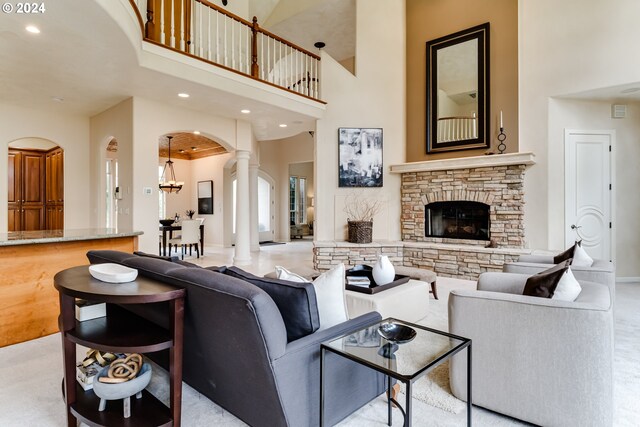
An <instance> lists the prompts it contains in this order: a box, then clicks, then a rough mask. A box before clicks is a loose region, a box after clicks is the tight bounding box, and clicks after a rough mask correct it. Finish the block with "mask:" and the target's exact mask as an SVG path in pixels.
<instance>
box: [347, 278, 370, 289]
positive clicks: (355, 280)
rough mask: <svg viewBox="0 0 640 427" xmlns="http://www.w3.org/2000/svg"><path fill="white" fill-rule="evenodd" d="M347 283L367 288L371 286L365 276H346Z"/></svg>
mask: <svg viewBox="0 0 640 427" xmlns="http://www.w3.org/2000/svg"><path fill="white" fill-rule="evenodd" d="M347 285H351V286H361V287H363V288H368V287H369V286H371V280H369V278H368V277H365V276H347Z"/></svg>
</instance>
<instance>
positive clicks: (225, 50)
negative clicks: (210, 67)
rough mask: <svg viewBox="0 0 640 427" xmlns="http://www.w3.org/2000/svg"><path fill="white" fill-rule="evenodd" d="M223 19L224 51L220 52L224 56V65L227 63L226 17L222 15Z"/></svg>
mask: <svg viewBox="0 0 640 427" xmlns="http://www.w3.org/2000/svg"><path fill="white" fill-rule="evenodd" d="M222 19H223V20H224V52H223V53H222V54H223V56H224V65H227V57H228V56H229V55H228V54H227V18H226V17H225V16H223V17H222Z"/></svg>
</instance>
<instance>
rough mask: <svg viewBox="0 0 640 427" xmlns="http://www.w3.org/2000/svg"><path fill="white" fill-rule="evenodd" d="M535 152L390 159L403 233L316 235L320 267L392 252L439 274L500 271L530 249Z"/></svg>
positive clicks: (398, 258) (364, 261) (372, 259)
mask: <svg viewBox="0 0 640 427" xmlns="http://www.w3.org/2000/svg"><path fill="white" fill-rule="evenodd" d="M533 159H534V155H533V153H512V154H499V155H492V156H476V157H466V158H460V159H446V160H431V161H426V162H415V163H404V164H401V165H393V166H391V172H392V173H399V174H401V176H402V184H401V189H400V192H401V206H402V212H401V217H400V226H401V237H402V240H401V241H393V242H374V243H371V244H368V245H358V244H353V243H347V242H315V247H314V265H315V266H316V268H318V269H320V270H326V269H329V268H331V266H332V265H335V264H336V263H339V262H344V263H345V264H347V265H355V264H373V263H374V262H375V259H376V255H377V254H379V253H382V254H386V255H388V256H389V258H390V259H391V260H392V262H394V263H401V264H403V265H405V266H410V267H419V268H425V269H428V270H432V271H434V272H435V273H436V274H437V275H438V276H445V277H458V278H464V279H471V280H476V279H477V278H478V275H479V274H480V273H483V272H486V271H502V265H503V264H504V263H506V262H511V261H515V260H517V259H518V257H519V256H520V255H521V254H524V253H529V252H530V251H529V250H527V249H525V231H524V174H525V171H526V168H527V167H528V166H530V165H532V164H534V163H535V162H534V160H533Z"/></svg>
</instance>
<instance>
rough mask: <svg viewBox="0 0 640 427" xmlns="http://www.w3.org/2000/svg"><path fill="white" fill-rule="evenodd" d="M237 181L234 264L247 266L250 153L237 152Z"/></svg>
mask: <svg viewBox="0 0 640 427" xmlns="http://www.w3.org/2000/svg"><path fill="white" fill-rule="evenodd" d="M236 179H237V184H236V249H235V256H234V257H233V263H234V264H237V265H246V264H249V263H250V262H251V231H250V228H251V227H250V222H249V220H250V215H249V152H248V151H244V150H238V151H236Z"/></svg>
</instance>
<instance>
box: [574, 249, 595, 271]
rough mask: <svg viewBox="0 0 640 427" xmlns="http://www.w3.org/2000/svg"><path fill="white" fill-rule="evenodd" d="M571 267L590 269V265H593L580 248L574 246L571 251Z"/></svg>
mask: <svg viewBox="0 0 640 427" xmlns="http://www.w3.org/2000/svg"><path fill="white" fill-rule="evenodd" d="M571 265H573V266H574V267H591V265H593V258H591V257H590V256H589V254H588V253H587V251H585V250H584V248H583V247H582V246H580V245H576V248H575V250H574V251H573V261H571Z"/></svg>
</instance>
